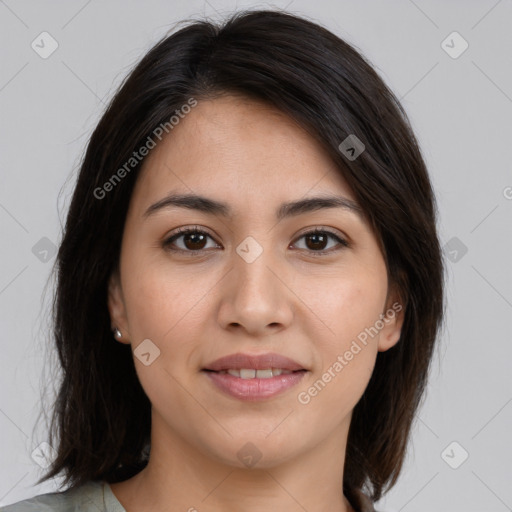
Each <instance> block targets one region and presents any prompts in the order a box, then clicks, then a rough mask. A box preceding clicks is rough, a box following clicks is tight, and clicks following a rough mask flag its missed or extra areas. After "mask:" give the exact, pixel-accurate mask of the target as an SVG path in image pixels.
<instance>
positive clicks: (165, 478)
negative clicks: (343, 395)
mask: <svg viewBox="0 0 512 512" xmlns="http://www.w3.org/2000/svg"><path fill="white" fill-rule="evenodd" d="M154 420H155V421H153V422H152V433H151V454H150V459H149V462H148V465H147V466H146V468H144V470H142V471H141V472H140V473H138V474H137V475H135V476H134V477H132V478H131V479H129V480H126V481H125V482H120V483H117V484H111V488H112V491H113V492H114V494H115V496H116V497H117V498H118V500H119V501H120V503H121V504H122V505H123V507H124V508H125V510H126V512H146V511H148V512H149V511H151V512H160V511H162V512H163V511H164V510H165V511H169V510H177V511H178V510H179V511H188V512H201V511H203V510H208V511H211V512H231V511H233V512H235V511H237V512H238V511H239V510H241V509H243V510H244V512H256V511H258V512H259V511H261V510H266V509H268V510H287V511H289V512H304V510H307V511H310V512H333V511H336V512H353V508H352V507H351V506H350V504H349V502H348V500H347V499H346V498H345V496H344V495H343V491H342V489H343V465H344V460H345V447H346V440H347V433H348V426H349V424H350V418H348V419H347V422H346V425H343V427H344V428H343V429H340V430H339V431H336V432H333V433H332V434H331V435H330V436H328V437H326V438H325V439H324V440H323V441H322V442H321V443H320V444H318V445H317V446H315V447H314V448H313V449H311V450H308V451H302V452H300V453H299V454H298V455H297V456H296V457H295V458H293V459H287V460H283V461H282V462H280V463H277V462H275V463H267V464H266V465H265V467H258V465H257V464H256V465H255V466H254V467H239V465H238V467H237V466H235V465H229V464H226V463H224V462H222V461H219V460H216V459H215V458H214V457H211V456H210V457H208V456H207V455H205V452H204V451H200V450H198V449H197V447H193V446H191V445H189V444H187V443H186V442H185V441H184V440H183V439H182V438H179V436H177V435H176V434H174V433H170V432H169V431H168V430H167V429H166V426H165V423H164V422H163V421H162V419H161V418H160V419H158V418H157V417H155V418H154ZM170 507H172V508H170Z"/></svg>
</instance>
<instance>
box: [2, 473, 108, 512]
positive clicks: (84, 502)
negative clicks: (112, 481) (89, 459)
mask: <svg viewBox="0 0 512 512" xmlns="http://www.w3.org/2000/svg"><path fill="white" fill-rule="evenodd" d="M103 493H104V488H103V482H98V481H92V480H91V481H90V482H87V483H85V484H83V485H81V486H79V487H74V488H72V489H67V490H66V491H59V492H51V493H47V494H39V495H38V496H34V497H32V498H28V499H26V500H22V501H18V502H16V503H12V504H11V505H6V506H5V507H0V512H36V511H37V512H107V509H106V507H105V502H104V497H103Z"/></svg>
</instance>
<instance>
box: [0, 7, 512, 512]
mask: <svg viewBox="0 0 512 512" xmlns="http://www.w3.org/2000/svg"><path fill="white" fill-rule="evenodd" d="M269 6H277V7H280V8H284V7H286V6H287V7H288V9H289V10H291V11H293V12H295V13H297V14H304V15H308V16H310V17H312V18H314V19H315V20H317V21H318V22H320V23H322V24H324V25H325V26H327V27H328V28H329V29H331V30H332V31H333V32H335V33H336V34H337V35H339V36H341V37H343V38H345V39H346V40H347V41H349V42H350V43H352V44H353V45H355V46H356V47H357V48H358V49H359V50H361V51H362V52H363V53H364V54H365V55H366V56H367V57H368V59H369V60H370V61H371V62H372V63H373V64H374V66H375V67H376V68H377V70H378V72H379V73H380V74H381V76H382V77H383V78H384V80H385V81H386V82H387V83H388V84H389V85H390V87H391V88H392V89H393V90H394V91H395V93H396V94H397V96H398V97H399V98H401V100H402V103H403V105H404V107H405V108H406V110H407V112H408V114H409V116H410V119H411V121H412V124H413V128H414V129H415V131H416V133H417V135H418V138H419V141H420V144H421V146H422V150H423V153H424V156H425V159H426V161H427V164H428V166H429V169H430V172H431V175H432V180H433V183H434V186H435V189H436V193H437V197H438V202H439V208H440V222H439V230H440V235H441V238H442V243H443V245H445V244H448V246H447V247H448V249H447V250H446V251H445V254H446V256H447V266H448V274H447V299H448V309H447V320H446V327H445V329H444V332H443V336H442V338H441V341H440V345H439V350H438V352H437V354H436V358H435V359H434V364H433V368H432V375H431V379H430V383H429V387H428V394H427V397H426V399H425V402H424V405H423V407H422V409H421V411H420V415H419V417H418V420H417V422H416V423H415V426H414V429H413V432H412V442H411V445H410V451H409V455H408V458H407V462H406V465H405V467H404V470H403V473H402V475H401V478H400V480H399V482H398V484H397V485H396V486H395V488H394V489H393V490H392V491H391V492H390V493H389V494H388V495H387V496H386V497H385V499H383V500H381V502H380V503H379V504H378V508H379V510H382V511H386V512H392V511H405V512H412V511H418V512H423V511H431V510H441V511H452V512H456V511H460V512H462V511H464V512H470V511H486V512H501V511H506V510H512V486H511V485H510V484H511V482H512V469H511V466H510V460H512V443H511V442H510V433H511V431H512V428H511V427H512V403H511V402H512V379H511V378H510V373H511V369H512V368H511V362H510V361H511V359H512V348H511V344H510V341H511V321H510V319H511V313H512V309H511V308H512V273H511V271H510V262H511V261H512V244H511V234H512V231H511V222H510V221H511V219H512V173H511V164H510V158H509V151H510V145H511V142H512V138H511V131H512V129H511V122H510V119H511V116H512V71H511V70H512V51H511V50H512V30H511V27H512V1H511V0H501V1H496V0H485V1H484V0H482V1H450V2H447V1H444V2H443V1H440V0H439V1H433V0H415V1H412V0H396V1H388V2H379V1H365V2H357V1H355V0H351V1H347V0H342V1H334V0H332V1H327V0H316V1H315V2H307V1H301V0H294V1H291V2H290V1H289V0H287V1H286V2H277V3H275V4H266V3H253V2H241V1H239V2H235V1H227V0H226V1H215V0H210V1H206V2H204V1H202V0H201V1H188V2H185V1H175V2H170V1H164V0H152V1H148V2H135V1H124V2H121V1H120V0H116V1H114V0H109V1H107V2H100V1H98V0H92V1H91V0H90V1H66V2H64V1H60V2H58V1H15V0H5V1H1V0H0V42H1V47H0V55H1V68H0V109H1V120H2V121H1V125H0V130H1V132H0V144H1V152H0V180H1V181H0V184H1V186H0V229H1V235H2V249H1V258H2V260H1V262H2V264H1V267H0V311H1V317H0V320H1V332H2V337H3V339H2V345H1V347H2V356H1V361H0V379H1V381H0V383H1V386H2V393H1V397H0V432H1V436H0V455H1V456H0V460H1V464H0V504H3V505H6V504H9V503H13V502H15V501H18V500H21V499H24V498H27V497H30V496H33V495H36V494H40V493H43V492H50V491H52V490H54V489H55V488H56V484H57V481H54V482H47V483H45V484H43V485H40V486H34V482H35V481H36V480H37V478H38V477H39V476H40V475H41V473H42V469H41V466H40V465H41V464H43V465H44V457H45V454H48V453H49V452H48V448H47V447H46V448H45V445H44V444H43V445H41V443H43V442H44V441H45V440H46V438H47V437H46V430H45V428H46V427H45V426H44V423H43V420H44V416H39V411H40V400H41V398H42V397H43V396H46V400H48V401H50V400H51V398H52V393H53V392H54V390H53V386H52V384H51V383H52V382H56V380H55V379H56V376H55V375H54V374H52V372H51V367H50V365H49V358H51V357H52V358H53V359H54V356H51V354H52V350H51V348H48V346H47V344H48V335H49V325H48V321H49V318H48V306H49V303H50V298H51V292H52V286H53V284H52V283H51V282H50V283H49V285H48V289H47V293H46V295H44V294H43V292H44V288H45V283H46V281H47V279H48V274H49V271H50V267H51V265H52V264H53V262H54V260H55V258H54V255H53V254H52V247H53V246H54V245H57V244H58V242H59V239H60V233H61V225H62V223H63V222H64V219H65V213H66V211H67V207H68V204H69V199H70V195H71V192H72V188H73V184H74V180H75V177H76V170H77V166H78V164H79V161H80V157H81V154H82V151H83V149H84V146H85V144H86V141H87V139H88V137H89V135H90V133H91V130H92V129H93V127H94V126H95V123H96V122H97V121H98V119H99V117H100V115H101V112H102V109H103V108H104V104H105V103H106V102H107V100H108V99H109V98H110V97H111V96H112V94H113V91H114V89H115V87H116V86H117V85H118V84H119V82H120V80H121V79H122V78H123V77H124V76H125V74H126V73H127V72H128V70H129V69H130V68H131V66H132V65H133V64H134V63H135V62H136V61H137V59H138V58H140V57H141V56H142V54H143V53H144V52H145V51H146V50H147V49H148V48H149V47H150V46H152V45H153V44H154V43H155V42H156V41H157V40H158V39H159V38H160V37H161V36H162V35H163V34H164V33H165V32H166V31H167V30H168V29H169V28H170V27H171V26H172V25H173V24H174V23H175V22H176V21H178V20H180V19H183V18H187V17H189V16H191V15H194V16H195V17H202V16H204V15H207V16H208V17H211V18H212V19H214V20H218V19H220V18H223V17H224V16H225V15H227V14H229V13H230V12H232V11H233V10H234V9H235V8H243V7H251V8H257V7H269ZM43 31H47V32H49V33H50V34H51V36H52V37H53V38H54V39H55V40H56V41H57V42H58V48H57V50H56V51H55V52H54V53H53V54H52V55H50V56H49V57H48V58H46V59H43V58H42V57H41V56H40V55H39V54H38V53H36V51H35V50H34V49H33V48H32V47H31V44H32V41H35V43H34V44H39V48H38V51H39V52H42V51H43V50H44V51H48V49H50V48H51V46H50V40H49V39H44V41H43V42H41V38H42V37H43V36H41V37H39V34H41V32H43ZM453 31H457V32H458V33H459V34H460V36H462V38H463V39H464V40H465V41H467V43H468V44H469V47H468V48H467V49H466V51H464V52H463V53H462V54H460V55H458V56H457V55H456V54H457V53H458V52H460V50H461V49H463V41H462V40H461V39H457V37H458V36H455V38H454V36H451V37H450V38H448V39H447V41H446V43H444V44H442V42H443V41H444V40H445V39H446V38H447V36H449V34H451V33H452V32H453ZM44 37H47V36H44ZM43 45H44V48H42V46H43ZM446 45H448V47H447V46H446ZM450 47H451V48H450ZM450 52H451V55H450V54H449V53H450ZM454 56H457V58H454ZM466 249H467V252H466V253H465V250H466ZM45 361H46V363H45ZM47 383H48V385H47ZM45 386H46V387H45ZM453 442H455V443H456V444H452V443H453ZM465 452H467V453H468V454H469V456H468V458H467V460H465V461H463V459H464V454H465ZM46 456H47V455H46ZM311 512H313V511H311Z"/></svg>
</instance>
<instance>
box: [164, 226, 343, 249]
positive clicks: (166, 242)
mask: <svg viewBox="0 0 512 512" xmlns="http://www.w3.org/2000/svg"><path fill="white" fill-rule="evenodd" d="M317 233H320V234H326V235H329V236H330V237H332V238H334V239H335V240H336V241H337V242H338V243H339V244H340V245H341V246H342V247H341V248H338V249H334V250H333V248H331V249H322V250H319V251H314V250H311V249H310V250H308V249H299V250H302V251H303V250H306V251H308V252H309V253H310V254H311V255H313V256H326V255H329V254H332V253H333V252H337V251H340V250H342V249H343V248H347V247H349V246H350V244H349V243H348V242H347V241H346V240H345V239H343V238H341V237H340V236H339V235H337V234H336V233H334V232H333V231H330V230H328V229H324V228H321V229H320V228H315V229H313V230H311V231H308V232H306V233H302V235H300V237H299V238H297V239H296V240H297V241H298V240H300V239H302V238H304V237H307V236H310V235H315V234H317ZM188 234H204V235H207V236H208V237H210V238H211V239H212V240H213V237H212V236H211V235H210V234H209V233H208V232H207V231H204V230H201V229H199V227H198V226H195V227H194V228H178V229H177V230H176V232H175V233H174V234H173V235H171V236H170V237H168V238H166V239H165V240H164V241H163V244H162V245H163V247H164V248H165V249H166V250H168V251H171V252H180V253H182V254H183V253H185V254H187V255H188V256H195V255H197V254H198V253H201V252H204V251H205V250H206V249H198V250H195V251H194V250H185V249H180V248H174V247H172V245H171V244H172V243H173V242H174V241H175V240H177V239H178V238H180V237H182V236H184V235H188ZM216 243H217V242H216Z"/></svg>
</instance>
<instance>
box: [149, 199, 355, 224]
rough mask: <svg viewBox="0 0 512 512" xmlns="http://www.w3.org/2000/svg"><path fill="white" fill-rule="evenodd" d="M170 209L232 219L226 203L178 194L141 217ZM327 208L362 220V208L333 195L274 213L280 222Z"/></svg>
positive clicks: (289, 205) (284, 205)
mask: <svg viewBox="0 0 512 512" xmlns="http://www.w3.org/2000/svg"><path fill="white" fill-rule="evenodd" d="M172 207H179V208H187V209H189V210H197V211H199V212H202V213H206V214H209V215H216V216H221V217H225V218H232V217H233V212H232V210H231V207H230V206H229V205H228V204H226V203H222V202H220V201H217V200H215V199H210V198H208V197H204V196H200V195H197V194H178V193H172V192H171V193H170V194H168V195H167V196H166V197H164V198H163V199H160V200H159V201H157V202H156V203H154V204H152V205H151V206H150V207H149V208H148V209H147V210H146V211H145V212H144V214H143V217H144V218H147V217H150V216H151V215H153V214H154V213H156V212H157V211H160V210H162V209H166V208H172ZM328 208H342V209H345V210H347V211H350V212H352V213H355V214H356V215H357V216H358V217H359V218H360V219H361V220H364V215H363V211H362V208H361V207H360V206H359V205H358V204H357V203H356V202H354V201H352V200H350V199H348V198H346V197H342V196H333V195H322V196H317V197H308V198H306V199H299V200H297V201H290V202H286V203H282V204H281V205H280V206H279V208H278V209H277V211H276V218H277V220H282V219H284V218H287V217H295V216H297V215H301V214H304V213H307V212H313V211H317V210H321V209H328Z"/></svg>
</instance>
